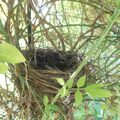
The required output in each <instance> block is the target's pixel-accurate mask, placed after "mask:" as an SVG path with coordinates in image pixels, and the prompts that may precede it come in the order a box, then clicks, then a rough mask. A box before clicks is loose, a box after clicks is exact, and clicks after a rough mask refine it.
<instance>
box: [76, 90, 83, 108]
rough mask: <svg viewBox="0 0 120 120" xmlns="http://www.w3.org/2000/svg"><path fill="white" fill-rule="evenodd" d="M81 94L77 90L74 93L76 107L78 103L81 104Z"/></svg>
mask: <svg viewBox="0 0 120 120" xmlns="http://www.w3.org/2000/svg"><path fill="white" fill-rule="evenodd" d="M82 98H83V96H82V93H81V92H80V91H79V89H78V90H77V91H76V92H75V104H76V106H77V107H78V106H79V105H80V103H81V102H82Z"/></svg>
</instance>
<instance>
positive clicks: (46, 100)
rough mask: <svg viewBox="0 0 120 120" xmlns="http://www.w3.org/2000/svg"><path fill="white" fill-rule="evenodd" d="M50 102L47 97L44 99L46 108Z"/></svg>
mask: <svg viewBox="0 0 120 120" xmlns="http://www.w3.org/2000/svg"><path fill="white" fill-rule="evenodd" d="M48 102H49V99H48V96H46V95H45V96H44V99H43V103H44V105H45V106H46V105H47V104H48Z"/></svg>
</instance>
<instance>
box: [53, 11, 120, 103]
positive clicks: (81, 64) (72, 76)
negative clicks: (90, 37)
mask: <svg viewBox="0 0 120 120" xmlns="http://www.w3.org/2000/svg"><path fill="white" fill-rule="evenodd" d="M119 15H120V11H119V10H115V12H114V14H113V15H112V17H111V20H110V21H109V23H108V25H107V27H106V28H105V30H104V31H103V32H102V33H101V35H100V38H99V39H98V40H96V43H95V44H94V47H93V48H92V49H91V50H90V51H89V52H88V56H87V58H86V59H85V60H84V61H83V62H81V63H80V65H79V66H78V68H77V69H76V71H75V72H74V73H73V74H72V75H71V77H70V79H69V80H73V79H75V78H76V76H77V75H78V73H79V72H80V70H81V69H82V68H83V66H84V65H85V64H87V61H88V59H90V58H91V56H92V55H93V54H94V52H95V51H97V48H98V47H99V46H100V45H101V43H102V42H103V41H104V40H105V39H104V38H105V37H106V36H107V34H108V32H109V30H110V29H111V28H112V26H113V24H114V22H115V21H116V19H117V18H118V17H119ZM96 54H97V52H96ZM65 85H66V83H65ZM61 89H62V88H61ZM61 89H60V90H59V91H58V93H57V94H56V96H55V97H54V99H53V100H52V103H53V104H54V103H55V102H56V101H57V99H58V98H59V96H60V92H61Z"/></svg>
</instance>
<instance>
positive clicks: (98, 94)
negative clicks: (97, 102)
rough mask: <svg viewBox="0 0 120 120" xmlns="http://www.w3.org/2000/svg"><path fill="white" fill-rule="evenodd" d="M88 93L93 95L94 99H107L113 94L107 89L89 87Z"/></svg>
mask: <svg viewBox="0 0 120 120" xmlns="http://www.w3.org/2000/svg"><path fill="white" fill-rule="evenodd" d="M85 90H86V92H87V93H88V94H89V95H91V96H92V97H93V98H106V97H110V96H111V95H112V93H111V92H110V91H108V90H106V89H102V88H94V87H93V88H91V87H89V86H88V87H87V88H86V89H85Z"/></svg>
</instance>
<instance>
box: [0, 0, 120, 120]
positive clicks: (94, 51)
mask: <svg viewBox="0 0 120 120" xmlns="http://www.w3.org/2000/svg"><path fill="white" fill-rule="evenodd" d="M0 9H1V14H2V17H1V18H0V19H1V21H2V23H3V24H4V26H2V25H0V35H1V36H0V38H1V39H0V41H1V42H3V41H5V42H8V43H11V44H13V45H14V46H16V47H17V48H18V49H19V50H21V51H23V50H29V51H31V50H32V51H34V52H33V53H32V57H33V58H34V60H35V58H37V57H35V55H36V53H37V50H38V49H47V50H51V49H52V50H54V51H62V52H64V53H65V52H67V51H69V52H70V53H74V52H75V53H78V54H80V53H82V54H84V56H85V58H84V60H82V62H80V63H79V64H80V65H79V64H78V65H77V67H75V68H76V70H75V69H74V71H72V72H70V75H68V74H67V75H68V77H67V80H66V79H65V78H66V77H65V76H64V75H65V74H63V71H59V70H58V71H56V69H54V70H55V71H54V70H53V68H52V69H51V66H49V64H48V66H47V68H48V71H42V72H43V73H42V74H44V72H45V74H44V76H41V74H40V72H38V71H40V70H38V71H36V70H35V69H33V68H32V67H31V66H29V65H28V64H29V63H30V62H31V60H32V59H31V58H29V59H28V62H27V65H28V66H24V67H20V69H17V66H16V67H13V66H11V65H10V70H9V71H10V73H11V74H12V76H13V77H12V78H11V82H13V83H15V86H14V91H13V92H11V91H10V90H9V89H7V90H5V89H3V88H2V87H0V89H1V91H2V93H1V95H0V98H1V101H3V102H2V106H1V109H3V112H4V113H3V114H2V117H4V118H5V119H6V118H8V119H14V118H16V119H19V118H20V119H29V118H31V119H43V120H47V119H48V120H49V119H53V118H54V119H73V118H72V117H73V116H74V117H75V118H74V119H81V120H83V119H85V120H87V119H88V116H91V118H93V119H96V120H97V119H105V120H106V119H111V120H112V119H114V118H115V117H116V118H117V119H119V106H120V103H119V85H120V84H119V78H120V70H119V68H120V66H119V64H120V61H119V57H120V47H119V46H120V42H119V22H120V21H119V14H120V11H119V9H120V3H119V0H115V1H112V0H110V1H105V0H103V1H99V0H79V1H78V0H74V1H72V0H66V1H65V0H54V1H52V0H43V1H41V2H39V1H37V0H29V1H28V0H22V1H17V0H16V1H15V0H8V1H7V0H5V1H2V2H1V5H0ZM60 55H61V54H60ZM62 55H63V54H62ZM38 56H39V55H38ZM63 56H64V55H63ZM52 60H53V59H52ZM89 60H92V64H93V65H94V69H95V71H94V73H92V75H91V76H87V74H84V77H81V76H79V75H78V74H79V73H80V72H81V71H82V68H83V67H84V66H85V65H86V64H87V63H88V61H89ZM34 62H37V61H34ZM62 62H63V61H62ZM28 68H29V69H28ZM21 69H22V70H21ZM68 72H69V71H68ZM30 73H31V75H30ZM46 73H47V74H46ZM64 73H65V71H64ZM38 74H39V75H38ZM58 74H59V75H58ZM37 75H38V76H37ZM52 75H53V76H55V78H56V79H57V80H56V82H55V85H56V84H57V86H54V85H53V84H52V82H50V83H49V84H48V82H47V83H46V81H45V80H47V81H48V80H49V79H48V78H50V80H51V79H53V76H52ZM48 76H49V77H48ZM50 76H51V77H52V78H51V77H50ZM93 76H94V77H93ZM35 77H36V79H37V80H38V81H37V82H36V81H35V82H36V83H37V84H38V82H40V80H41V81H42V80H44V81H43V83H44V84H42V85H43V86H42V85H41V86H40V87H41V88H42V90H43V91H45V90H47V89H46V88H48V87H46V86H52V85H53V86H52V87H55V88H59V89H56V90H57V92H56V93H55V94H54V96H53V95H52V97H51V96H49V94H42V95H41V94H38V93H40V92H39V91H35V90H36V89H37V88H35V87H36V86H37V85H35V86H32V84H31V83H30V80H36V79H35ZM58 77H60V78H58ZM61 77H62V78H61ZM18 78H19V79H20V83H19V82H18V81H17V80H15V79H18ZM28 81H29V82H28ZM75 81H76V82H75ZM16 82H18V84H17V83H16ZM74 82H75V83H74ZM53 83H54V82H53ZM20 85H21V88H19V87H20ZM44 85H45V87H44ZM16 86H17V87H16ZM58 86H59V87H58ZM43 88H44V89H43ZM19 90H20V93H19ZM42 90H41V91H42ZM50 90H51V91H52V90H53V89H49V91H50ZM16 91H17V95H16ZM72 91H73V92H72ZM25 93H27V94H25ZM87 94H88V95H87ZM111 94H113V95H112V96H111ZM7 96H9V97H7ZM6 98H7V99H6ZM71 98H73V99H72V101H71ZM61 99H62V101H64V102H62V104H63V103H64V104H66V101H67V103H69V101H70V103H71V104H68V106H67V108H69V109H67V110H68V111H69V112H68V113H67V112H65V114H63V113H64V110H63V109H64V108H62V105H61V103H60V100H61ZM73 103H74V104H73ZM96 103H98V104H99V105H96ZM92 105H94V106H95V107H94V108H93V107H92ZM13 106H14V107H13ZM32 106H34V107H35V108H37V109H35V110H33V109H32V108H33V107H32ZM98 107H99V108H98ZM96 108H97V109H96ZM91 109H92V110H91ZM98 109H101V111H102V112H103V114H101V111H98ZM20 111H21V112H20ZM51 111H52V112H51ZM76 111H77V112H76ZM47 113H48V114H47ZM71 113H75V114H74V115H73V116H72V117H71V116H70V115H71ZM77 113H79V115H78V118H77V117H76V116H77ZM4 115H5V116H4ZM75 115H76V116H75ZM41 116H42V118H41ZM54 116H55V117H54Z"/></svg>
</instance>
